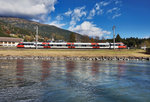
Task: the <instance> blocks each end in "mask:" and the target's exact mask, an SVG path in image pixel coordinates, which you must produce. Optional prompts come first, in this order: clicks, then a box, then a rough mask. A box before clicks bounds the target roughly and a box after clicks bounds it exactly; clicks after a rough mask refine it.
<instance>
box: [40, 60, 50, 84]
mask: <svg viewBox="0 0 150 102" xmlns="http://www.w3.org/2000/svg"><path fill="white" fill-rule="evenodd" d="M50 67H51V65H50V62H49V61H42V67H41V68H42V78H41V80H42V81H44V80H45V79H46V78H47V77H49V75H50Z"/></svg>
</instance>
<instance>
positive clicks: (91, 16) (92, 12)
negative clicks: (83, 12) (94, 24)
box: [87, 9, 96, 19]
mask: <svg viewBox="0 0 150 102" xmlns="http://www.w3.org/2000/svg"><path fill="white" fill-rule="evenodd" d="M95 12H96V11H95V9H92V10H91V11H90V14H89V16H88V17H87V19H92V18H93V17H94V16H95Z"/></svg>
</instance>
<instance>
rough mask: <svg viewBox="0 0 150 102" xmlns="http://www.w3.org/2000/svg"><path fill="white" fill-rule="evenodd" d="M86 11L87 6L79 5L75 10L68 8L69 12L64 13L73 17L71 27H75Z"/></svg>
mask: <svg viewBox="0 0 150 102" xmlns="http://www.w3.org/2000/svg"><path fill="white" fill-rule="evenodd" d="M86 14H87V13H86V11H85V6H83V7H77V8H75V9H74V10H70V9H69V10H68V11H67V12H65V13H64V15H66V16H70V17H71V21H70V27H74V26H75V25H76V24H77V22H79V21H80V20H81V18H82V17H84V16H86Z"/></svg>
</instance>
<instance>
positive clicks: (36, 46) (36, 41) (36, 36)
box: [35, 26, 38, 49]
mask: <svg viewBox="0 0 150 102" xmlns="http://www.w3.org/2000/svg"><path fill="white" fill-rule="evenodd" d="M35 38H36V49H38V46H37V45H38V44H37V43H38V26H36V37H35Z"/></svg>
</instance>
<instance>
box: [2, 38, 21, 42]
mask: <svg viewBox="0 0 150 102" xmlns="http://www.w3.org/2000/svg"><path fill="white" fill-rule="evenodd" d="M0 41H8V42H22V41H23V39H21V38H12V37H0Z"/></svg>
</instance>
